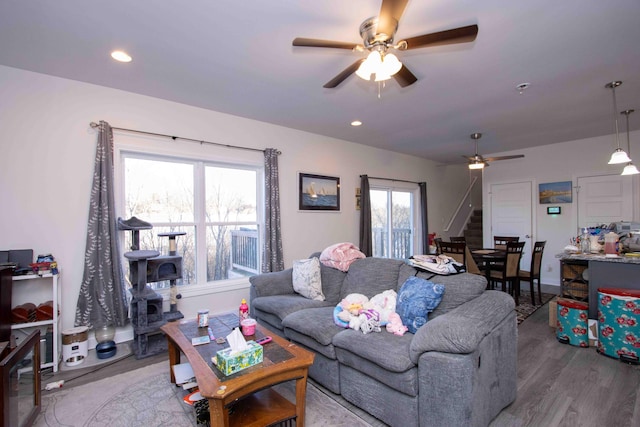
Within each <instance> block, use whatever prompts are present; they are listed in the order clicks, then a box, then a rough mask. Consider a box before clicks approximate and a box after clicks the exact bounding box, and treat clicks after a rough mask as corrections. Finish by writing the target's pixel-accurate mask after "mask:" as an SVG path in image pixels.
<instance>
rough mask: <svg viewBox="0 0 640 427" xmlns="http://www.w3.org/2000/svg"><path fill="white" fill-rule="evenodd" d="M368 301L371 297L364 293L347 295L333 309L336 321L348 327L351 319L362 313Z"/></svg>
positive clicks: (339, 324) (337, 323)
mask: <svg viewBox="0 0 640 427" xmlns="http://www.w3.org/2000/svg"><path fill="white" fill-rule="evenodd" d="M368 301H369V298H367V297H366V296H365V295H362V294H349V295H347V296H346V297H345V298H344V299H343V300H342V301H340V303H339V304H338V305H337V306H336V308H335V309H334V310H333V320H334V323H335V324H336V325H338V326H341V327H343V328H348V327H349V322H350V321H351V319H353V318H354V317H358V316H359V315H360V312H361V311H362V310H363V309H364V305H365V304H366V303H367V302H368Z"/></svg>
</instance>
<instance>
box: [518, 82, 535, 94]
mask: <svg viewBox="0 0 640 427" xmlns="http://www.w3.org/2000/svg"><path fill="white" fill-rule="evenodd" d="M529 86H531V83H520V84H519V85H517V86H516V90H517V91H518V93H519V94H520V95H522V94H523V93H524V91H525V90H527V89H529Z"/></svg>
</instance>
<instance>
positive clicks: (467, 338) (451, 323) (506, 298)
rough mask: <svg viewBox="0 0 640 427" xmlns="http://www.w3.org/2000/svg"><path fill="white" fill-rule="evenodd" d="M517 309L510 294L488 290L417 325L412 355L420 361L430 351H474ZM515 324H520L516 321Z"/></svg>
mask: <svg viewBox="0 0 640 427" xmlns="http://www.w3.org/2000/svg"><path fill="white" fill-rule="evenodd" d="M514 309H515V303H514V301H513V298H511V296H510V295H508V294H506V293H504V292H500V291H486V292H484V293H483V294H482V295H480V296H479V297H477V298H474V299H472V300H471V301H468V302H466V303H464V304H462V305H461V306H459V307H457V308H456V309H454V310H451V311H450V312H448V313H446V314H443V315H441V316H438V317H436V318H435V319H433V320H429V321H428V322H427V323H426V324H425V325H424V326H422V327H421V328H420V329H418V331H417V332H416V334H415V336H414V337H413V340H412V341H411V345H410V347H409V357H410V358H411V360H412V361H413V363H416V364H417V363H418V359H419V358H420V355H421V354H422V353H424V352H427V351H439V352H443V353H456V354H468V353H471V352H473V351H475V350H476V349H477V348H478V344H480V341H482V339H483V338H484V337H485V336H487V335H489V334H490V333H491V331H492V330H493V329H494V328H495V327H496V326H497V325H498V324H499V323H500V322H501V321H503V320H504V318H505V317H507V316H508V315H509V314H512V313H513V311H514ZM513 327H514V328H517V325H516V324H515V322H514V324H513Z"/></svg>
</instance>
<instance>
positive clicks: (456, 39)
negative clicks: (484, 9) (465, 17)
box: [404, 25, 478, 50]
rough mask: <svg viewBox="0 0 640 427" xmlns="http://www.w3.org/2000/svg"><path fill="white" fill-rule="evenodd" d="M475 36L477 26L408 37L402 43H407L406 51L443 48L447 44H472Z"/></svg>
mask: <svg viewBox="0 0 640 427" xmlns="http://www.w3.org/2000/svg"><path fill="white" fill-rule="evenodd" d="M477 35H478V26H477V25H469V26H466V27H460V28H454V29H451V30H445V31H439V32H437V33H431V34H423V35H421V36H416V37H409V38H408V39H404V41H405V42H407V50H408V49H417V48H420V47H427V46H444V45H448V44H455V43H467V42H472V41H474V40H475V39H476V36H477Z"/></svg>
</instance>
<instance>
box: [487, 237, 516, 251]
mask: <svg viewBox="0 0 640 427" xmlns="http://www.w3.org/2000/svg"><path fill="white" fill-rule="evenodd" d="M519 240H520V237H518V236H493V247H494V249H502V250H505V249H506V248H507V243H508V242H517V241H519Z"/></svg>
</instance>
